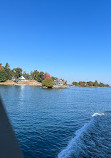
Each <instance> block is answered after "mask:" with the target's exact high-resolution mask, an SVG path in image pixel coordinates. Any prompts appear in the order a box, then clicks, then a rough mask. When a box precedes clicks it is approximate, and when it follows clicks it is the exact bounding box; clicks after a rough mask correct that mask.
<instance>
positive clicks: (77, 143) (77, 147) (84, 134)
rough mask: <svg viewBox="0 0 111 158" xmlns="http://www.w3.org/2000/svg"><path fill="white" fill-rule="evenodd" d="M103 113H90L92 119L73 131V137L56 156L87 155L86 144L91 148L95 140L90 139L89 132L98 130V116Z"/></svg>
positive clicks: (79, 157)
mask: <svg viewBox="0 0 111 158" xmlns="http://www.w3.org/2000/svg"><path fill="white" fill-rule="evenodd" d="M103 115H105V114H104V113H94V114H93V115H92V119H91V120H90V121H89V122H88V123H86V124H85V125H84V126H83V127H82V128H81V129H79V130H77V131H76V132H75V137H74V138H72V140H71V141H70V142H69V144H68V145H67V147H66V148H65V149H63V150H62V151H61V152H60V153H59V154H58V158H72V157H73V158H81V157H82V156H80V155H81V153H82V154H83V155H84V157H87V156H88V155H87V154H88V151H87V149H88V146H87V144H89V145H91V146H92V148H93V146H94V147H95V142H94V140H93V139H91V137H92V135H91V133H92V132H93V133H95V129H96V132H98V131H97V127H98V119H99V120H100V119H101V117H100V116H103ZM95 116H96V117H95ZM86 151H87V152H86Z"/></svg>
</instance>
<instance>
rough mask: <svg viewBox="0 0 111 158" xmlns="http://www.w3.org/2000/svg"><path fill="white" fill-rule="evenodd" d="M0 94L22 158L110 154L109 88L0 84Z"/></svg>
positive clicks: (79, 157)
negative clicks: (59, 87)
mask: <svg viewBox="0 0 111 158" xmlns="http://www.w3.org/2000/svg"><path fill="white" fill-rule="evenodd" d="M0 93H1V96H2V99H3V102H4V106H5V108H6V110H7V113H8V115H9V118H10V120H11V123H12V126H13V128H14V131H15V133H16V136H17V138H18V141H19V144H20V146H21V148H22V150H23V153H24V155H25V158H56V157H58V158H82V157H86V158H87V157H88V158H89V157H92V158H95V157H98V158H110V157H111V89H110V88H109V89H108V88H79V87H74V88H70V89H53V90H47V89H41V88H38V87H28V86H0ZM94 113H97V114H94ZM93 114H94V115H93ZM92 115H93V117H92Z"/></svg>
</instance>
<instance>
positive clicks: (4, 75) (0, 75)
mask: <svg viewBox="0 0 111 158" xmlns="http://www.w3.org/2000/svg"><path fill="white" fill-rule="evenodd" d="M20 76H24V77H25V79H27V80H36V81H38V82H43V80H44V79H46V78H51V79H52V81H53V80H54V79H56V77H51V76H50V75H49V74H48V73H44V72H39V71H38V70H34V71H31V72H30V73H26V72H25V71H23V70H22V68H19V67H17V68H13V69H11V68H10V65H9V64H8V63H6V64H5V66H3V65H2V63H0V82H4V81H7V80H11V79H12V77H14V78H15V79H18V78H19V77H20Z"/></svg>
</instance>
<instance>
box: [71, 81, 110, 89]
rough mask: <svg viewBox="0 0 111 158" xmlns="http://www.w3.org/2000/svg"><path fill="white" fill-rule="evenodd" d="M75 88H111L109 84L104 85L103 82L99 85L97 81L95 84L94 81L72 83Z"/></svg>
mask: <svg viewBox="0 0 111 158" xmlns="http://www.w3.org/2000/svg"><path fill="white" fill-rule="evenodd" d="M72 85H73V86H80V87H110V86H109V85H108V84H104V83H102V82H100V83H98V81H97V80H95V81H94V82H92V81H88V82H84V81H79V82H72Z"/></svg>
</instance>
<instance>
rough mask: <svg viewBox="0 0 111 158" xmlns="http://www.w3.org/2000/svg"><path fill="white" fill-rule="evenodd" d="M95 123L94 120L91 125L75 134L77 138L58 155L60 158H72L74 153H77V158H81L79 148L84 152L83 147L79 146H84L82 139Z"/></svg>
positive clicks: (85, 126)
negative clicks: (79, 157)
mask: <svg viewBox="0 0 111 158" xmlns="http://www.w3.org/2000/svg"><path fill="white" fill-rule="evenodd" d="M93 121H94V120H93V119H92V120H91V121H90V122H89V123H86V124H85V125H84V126H83V127H82V128H81V129H79V130H77V131H76V132H75V135H76V136H75V137H74V138H72V140H71V141H70V142H69V144H68V146H67V147H66V148H65V149H64V150H62V151H61V152H60V153H59V154H58V158H70V157H71V154H72V153H75V154H76V157H78V156H79V151H78V148H80V150H82V149H81V146H79V144H82V142H81V137H83V136H84V132H86V131H87V129H88V128H89V126H90V125H91V124H93Z"/></svg>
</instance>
